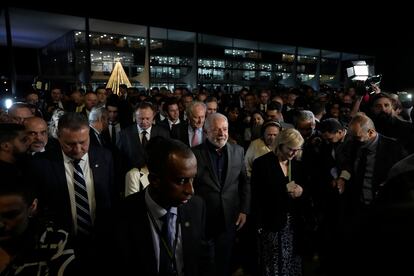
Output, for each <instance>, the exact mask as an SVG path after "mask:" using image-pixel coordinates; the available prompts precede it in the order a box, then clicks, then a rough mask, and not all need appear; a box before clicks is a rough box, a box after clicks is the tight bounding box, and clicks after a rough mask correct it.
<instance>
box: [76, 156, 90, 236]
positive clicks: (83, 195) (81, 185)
mask: <svg viewBox="0 0 414 276" xmlns="http://www.w3.org/2000/svg"><path fill="white" fill-rule="evenodd" d="M79 162H80V159H76V160H73V183H74V188H75V204H76V222H77V225H78V233H77V234H78V236H81V235H83V236H89V235H90V234H91V231H92V217H91V213H90V211H89V210H90V209H89V200H88V192H87V190H86V182H85V177H84V175H83V171H82V169H81V167H80V166H79Z"/></svg>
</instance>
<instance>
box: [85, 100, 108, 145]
mask: <svg viewBox="0 0 414 276" xmlns="http://www.w3.org/2000/svg"><path fill="white" fill-rule="evenodd" d="M108 117H109V116H108V110H107V109H106V108H105V107H103V106H102V107H98V108H95V107H93V108H92V110H91V111H90V112H89V116H88V120H89V126H90V128H91V130H90V132H89V136H90V139H91V144H93V145H96V146H107V145H109V144H110V142H109V133H106V134H107V135H105V132H104V131H107V130H108V124H109V123H108Z"/></svg>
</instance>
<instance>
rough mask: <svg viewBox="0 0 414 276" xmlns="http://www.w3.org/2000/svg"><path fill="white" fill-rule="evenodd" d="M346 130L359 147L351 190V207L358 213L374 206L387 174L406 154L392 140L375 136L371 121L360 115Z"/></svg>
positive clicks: (356, 116)
mask: <svg viewBox="0 0 414 276" xmlns="http://www.w3.org/2000/svg"><path fill="white" fill-rule="evenodd" d="M349 130H350V133H351V135H352V136H353V138H354V140H356V141H358V142H359V143H360V147H359V148H358V151H357V153H356V160H355V163H354V173H353V175H354V177H353V182H354V183H353V189H352V198H353V203H354V204H353V207H357V210H358V209H360V207H363V206H369V205H371V204H372V203H373V202H374V200H375V199H376V198H377V196H378V194H379V192H380V189H381V187H382V184H383V182H384V181H385V180H386V178H387V174H388V172H389V170H390V169H391V167H392V166H393V165H394V164H395V163H397V162H398V161H399V160H401V159H402V158H404V157H405V156H406V152H405V150H404V149H403V148H402V146H401V144H400V143H398V142H397V141H396V140H394V139H392V138H388V137H386V136H383V135H381V134H379V133H377V132H376V130H375V126H374V123H373V122H372V120H371V119H370V118H369V117H368V116H366V115H365V114H363V113H357V114H356V115H355V116H354V117H353V119H352V120H351V122H350V123H349ZM358 207H359V208H358Z"/></svg>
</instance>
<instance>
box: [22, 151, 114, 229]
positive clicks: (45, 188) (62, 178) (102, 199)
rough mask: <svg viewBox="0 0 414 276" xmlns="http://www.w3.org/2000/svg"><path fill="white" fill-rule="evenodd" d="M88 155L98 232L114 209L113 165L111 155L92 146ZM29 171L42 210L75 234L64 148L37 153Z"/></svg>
mask: <svg viewBox="0 0 414 276" xmlns="http://www.w3.org/2000/svg"><path fill="white" fill-rule="evenodd" d="M88 155H89V166H90V168H91V170H92V175H93V182H94V187H95V200H96V219H95V229H97V228H100V225H103V223H104V220H105V218H106V217H107V216H108V214H109V210H110V208H111V203H112V200H111V196H112V194H113V191H112V189H113V162H112V156H111V154H110V152H108V151H107V150H105V149H101V148H99V147H95V146H93V145H90V147H89V152H88ZM29 169H30V172H29V174H30V175H31V176H32V177H33V179H34V181H35V183H36V186H37V190H38V193H39V204H40V207H41V209H42V210H43V211H44V212H45V215H46V216H50V218H51V219H52V220H53V221H54V222H55V223H57V224H58V225H59V226H60V227H62V228H63V229H66V230H68V231H69V232H70V231H72V230H73V229H72V225H73V222H72V213H71V205H70V200H69V191H68V187H67V181H66V174H65V165H64V161H63V155H62V151H61V149H60V148H57V149H55V150H51V151H46V152H44V153H40V154H37V155H36V158H35V159H34V160H32V162H31V164H30V166H29ZM103 226H105V225H103Z"/></svg>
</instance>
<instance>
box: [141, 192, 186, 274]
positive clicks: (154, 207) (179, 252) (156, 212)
mask: <svg viewBox="0 0 414 276" xmlns="http://www.w3.org/2000/svg"><path fill="white" fill-rule="evenodd" d="M145 204H146V205H147V208H148V210H149V211H150V212H151V215H152V217H153V218H154V220H155V223H156V224H157V227H158V229H159V230H161V228H162V223H163V221H162V220H161V219H160V218H161V217H163V216H164V215H165V214H166V213H167V210H165V209H164V208H162V207H161V206H159V205H158V204H157V203H156V202H155V201H154V200H153V199H152V198H151V196H150V194H149V191H148V189H147V190H146V191H145ZM177 211H178V210H177V207H171V210H170V212H171V213H174V214H175V216H174V220H173V222H172V223H173V224H174V226H175V224H176V223H178V221H177ZM148 219H149V221H150V225H151V234H152V242H153V245H154V252H155V256H156V257H157V267H158V269H159V266H160V238H159V236H158V233H157V230H155V226H154V225H153V223H152V220H151V218H150V214H148ZM172 229H174V230H173V233H172V235H173V237H175V236H176V235H175V229H176V228H175V227H172ZM175 260H176V263H177V272H178V275H180V276H181V275H184V271H183V267H184V264H183V245H182V239H181V225H178V236H177V247H176V250H175Z"/></svg>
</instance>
